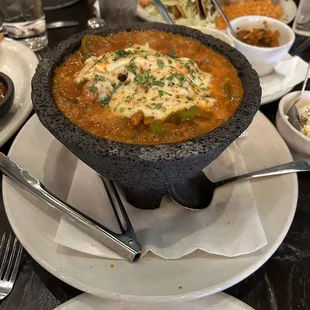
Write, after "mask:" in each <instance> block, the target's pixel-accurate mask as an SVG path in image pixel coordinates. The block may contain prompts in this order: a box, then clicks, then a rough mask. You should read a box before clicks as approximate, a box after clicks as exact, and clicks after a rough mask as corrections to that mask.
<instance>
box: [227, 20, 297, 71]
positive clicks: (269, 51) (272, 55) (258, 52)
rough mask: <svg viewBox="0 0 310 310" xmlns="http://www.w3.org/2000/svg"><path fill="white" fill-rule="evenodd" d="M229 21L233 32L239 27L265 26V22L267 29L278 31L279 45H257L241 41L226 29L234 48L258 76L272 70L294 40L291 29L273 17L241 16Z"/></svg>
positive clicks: (239, 28)
mask: <svg viewBox="0 0 310 310" xmlns="http://www.w3.org/2000/svg"><path fill="white" fill-rule="evenodd" d="M230 23H231V26H232V28H233V29H234V31H235V32H237V31H238V30H241V29H251V28H259V29H262V28H264V27H265V25H266V23H267V26H266V27H267V29H270V30H272V31H279V32H280V37H279V43H280V45H279V46H277V47H259V46H253V45H249V44H246V43H243V42H241V41H240V40H238V39H237V38H236V37H235V36H234V35H232V33H231V31H230V30H229V29H227V32H228V34H229V36H230V38H231V39H232V40H233V42H234V44H235V47H236V49H237V50H238V51H239V52H241V53H242V54H243V55H244V56H245V57H246V58H247V59H248V61H249V62H250V63H251V64H252V66H253V68H254V69H255V70H256V71H257V73H258V75H260V76H262V75H266V74H269V73H270V72H272V70H273V68H274V67H275V66H276V65H277V64H278V63H279V62H280V61H281V60H282V58H283V57H284V56H285V55H286V54H287V53H288V51H289V50H290V48H291V46H292V45H293V43H294V41H295V34H294V32H293V30H292V29H291V28H290V27H289V26H287V25H286V24H284V23H283V22H281V21H279V20H276V19H273V18H269V17H265V16H243V17H239V18H236V19H234V20H232V21H231V22H230Z"/></svg>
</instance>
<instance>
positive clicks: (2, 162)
mask: <svg viewBox="0 0 310 310" xmlns="http://www.w3.org/2000/svg"><path fill="white" fill-rule="evenodd" d="M0 171H1V172H2V173H3V174H4V175H6V176H7V177H9V178H10V179H11V180H13V181H14V182H15V183H16V184H18V185H19V186H20V187H21V188H23V189H24V190H26V191H27V192H29V193H30V194H32V195H33V196H34V197H36V198H38V199H39V200H42V201H44V202H45V203H46V204H47V205H49V206H50V207H52V208H54V209H56V210H58V211H60V212H62V213H63V214H65V215H66V216H67V217H68V219H70V220H72V221H73V222H74V223H76V224H77V225H78V226H79V227H80V228H82V229H83V230H84V231H85V232H86V233H88V234H89V235H91V236H92V237H94V238H96V240H98V241H99V242H101V243H102V244H104V245H105V246H107V247H109V248H110V249H111V250H113V251H115V252H117V253H118V254H119V255H121V256H122V257H124V258H126V259H128V260H129V261H131V262H134V261H137V260H139V258H140V256H141V246H140V244H139V242H138V241H137V240H136V238H135V234H134V233H132V231H131V229H129V233H128V234H126V232H125V233H123V234H118V233H115V232H113V231H111V230H110V229H108V228H107V227H105V226H104V225H102V224H101V223H99V222H97V221H95V220H94V219H92V218H90V217H88V216H87V215H86V214H84V213H82V212H80V211H79V210H77V209H75V208H74V207H72V206H70V205H69V204H67V203H65V202H63V201H61V200H60V199H59V198H57V197H56V196H55V195H54V194H52V193H51V192H50V191H48V190H47V189H46V188H45V187H44V185H43V184H42V183H41V182H40V181H39V180H38V179H37V178H35V177H33V176H31V175H30V174H29V173H28V172H27V171H26V170H24V169H22V168H21V167H20V166H19V165H18V164H17V163H16V162H14V161H13V160H12V159H11V158H10V157H9V156H6V155H4V154H3V153H1V152H0ZM115 215H116V217H117V216H118V215H117V213H115ZM121 221H122V220H120V219H119V218H118V222H121ZM129 228H131V227H129ZM122 231H123V230H122Z"/></svg>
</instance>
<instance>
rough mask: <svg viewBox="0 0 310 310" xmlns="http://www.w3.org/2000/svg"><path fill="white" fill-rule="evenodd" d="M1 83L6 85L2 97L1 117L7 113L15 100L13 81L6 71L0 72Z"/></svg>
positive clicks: (0, 102) (0, 105) (0, 99)
mask: <svg viewBox="0 0 310 310" xmlns="http://www.w3.org/2000/svg"><path fill="white" fill-rule="evenodd" d="M0 83H1V84H2V85H3V86H4V87H5V89H6V92H5V95H4V97H3V98H0V117H3V116H4V115H5V114H7V113H8V112H9V110H10V108H11V106H12V104H13V101H14V84H13V81H12V80H11V79H10V78H9V77H8V76H7V75H6V74H4V73H2V72H0Z"/></svg>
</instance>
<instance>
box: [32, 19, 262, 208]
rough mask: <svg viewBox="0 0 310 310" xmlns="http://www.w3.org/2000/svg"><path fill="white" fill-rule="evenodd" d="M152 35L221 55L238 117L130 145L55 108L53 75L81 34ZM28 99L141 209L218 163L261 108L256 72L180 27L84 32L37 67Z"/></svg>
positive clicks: (219, 45)
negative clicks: (233, 73) (234, 87)
mask: <svg viewBox="0 0 310 310" xmlns="http://www.w3.org/2000/svg"><path fill="white" fill-rule="evenodd" d="M143 30H156V31H161V32H169V33H173V34H179V35H182V36H184V37H188V38H191V39H194V40H197V41H199V42H200V43H201V44H203V45H205V46H208V47H210V48H212V49H213V50H214V51H215V52H217V53H219V54H221V55H223V56H225V57H226V58H227V59H228V60H229V61H230V63H231V64H232V65H233V66H234V67H235V69H236V70H237V72H238V75H239V78H240V79H241V81H242V85H243V89H244V96H243V99H242V102H241V104H240V106H239V108H238V110H237V112H236V113H235V114H234V115H233V116H232V117H231V118H230V119H229V120H228V121H227V122H226V123H224V124H223V125H222V126H219V127H217V128H216V129H214V130H213V131H211V132H208V133H206V134H204V135H202V136H199V137H196V138H193V139H191V140H188V141H185V142H179V143H171V144H159V145H134V144H124V143H120V142H114V141H110V140H106V139H103V138H100V137H97V136H95V135H92V134H90V133H88V132H86V131H84V130H83V129H81V128H80V127H78V126H77V125H75V124H74V123H72V122H71V121H69V120H68V119H67V118H66V117H65V116H64V115H63V113H62V112H60V110H59V109H58V108H57V106H56V104H55V102H54V98H53V94H52V91H51V88H52V82H53V77H54V71H55V68H56V67H57V66H59V65H60V64H61V63H63V61H64V60H65V58H66V57H67V56H68V55H70V54H71V53H73V52H74V51H76V50H77V49H78V48H79V46H80V44H81V40H82V38H83V36H84V35H85V34H89V33H91V34H100V35H102V36H108V35H111V34H115V33H119V32H133V31H143ZM32 100H33V104H34V108H35V111H36V113H37V115H38V117H39V119H40V121H41V122H42V124H43V125H44V126H45V127H46V128H47V129H48V130H49V131H50V132H51V133H52V134H53V135H54V136H55V137H56V138H57V139H58V140H59V141H60V142H61V143H63V144H64V145H65V146H66V147H67V148H68V149H69V150H70V151H71V152H73V153H74V154H75V155H76V156H77V157H78V158H80V159H81V160H82V161H84V162H85V163H86V164H87V165H89V166H90V167H91V168H93V169H94V170H96V171H97V172H98V173H99V174H101V175H103V176H105V177H107V178H108V179H111V180H114V181H116V182H118V183H119V184H120V185H121V186H122V187H123V188H124V190H125V194H126V198H127V200H128V201H129V202H130V203H132V204H133V205H134V206H136V207H139V208H143V209H154V208H157V207H159V205H160V202H161V199H162V197H163V195H164V194H165V192H166V191H167V189H168V188H169V186H171V185H172V184H175V183H178V182H180V181H182V180H184V179H186V178H189V177H191V176H193V175H194V174H196V173H197V172H198V171H200V170H202V169H203V168H204V167H205V166H207V165H208V164H209V163H211V162H212V161H213V160H214V159H215V158H217V157H218V156H219V155H220V154H221V153H222V152H223V151H224V150H225V149H226V148H227V147H228V146H229V145H230V144H231V143H232V142H233V141H234V140H235V139H237V138H238V137H239V136H240V135H241V134H242V133H243V132H244V131H245V130H246V128H247V127H248V126H249V125H250V124H251V122H252V120H253V117H254V115H255V114H256V112H257V110H258V109H259V106H260V101H261V88H260V84H259V79H258V76H257V73H256V72H255V71H254V70H253V69H252V67H251V65H250V64H249V62H248V61H247V60H246V58H245V57H244V56H243V55H242V54H241V53H239V52H238V51H237V50H236V49H234V48H232V47H231V46H229V45H228V44H226V43H225V42H223V41H221V40H218V39H215V38H214V37H212V36H208V35H205V34H202V33H201V32H200V31H198V30H194V29H190V28H187V27H183V26H174V25H165V24H160V23H134V24H130V25H122V26H107V27H104V28H103V29H97V30H87V31H85V32H82V33H80V34H77V35H75V36H73V37H71V38H69V39H68V40H66V41H64V42H62V43H60V44H59V45H58V46H57V47H56V48H55V49H54V50H53V51H51V52H50V53H48V54H47V55H46V56H45V57H44V58H43V59H42V61H41V62H40V63H39V65H38V67H37V70H36V74H35V75H34V78H33V80H32Z"/></svg>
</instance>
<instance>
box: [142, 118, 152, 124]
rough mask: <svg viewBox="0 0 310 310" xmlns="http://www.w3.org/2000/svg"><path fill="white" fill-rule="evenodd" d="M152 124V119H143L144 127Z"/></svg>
mask: <svg viewBox="0 0 310 310" xmlns="http://www.w3.org/2000/svg"><path fill="white" fill-rule="evenodd" d="M153 122H154V117H145V118H144V119H143V124H144V125H151V124H152V123H153Z"/></svg>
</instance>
